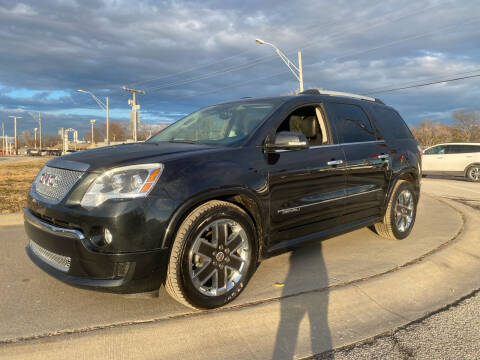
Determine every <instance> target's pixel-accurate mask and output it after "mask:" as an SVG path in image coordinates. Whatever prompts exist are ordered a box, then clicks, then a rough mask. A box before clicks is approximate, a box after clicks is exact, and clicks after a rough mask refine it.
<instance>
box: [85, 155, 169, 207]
mask: <svg viewBox="0 0 480 360" xmlns="http://www.w3.org/2000/svg"><path fill="white" fill-rule="evenodd" d="M162 171H163V164H141V165H131V166H123V167H118V168H115V169H112V170H109V171H107V172H104V173H103V174H102V175H100V176H99V177H98V178H97V179H96V180H95V181H94V182H93V184H92V185H90V187H89V188H88V190H87V192H86V193H85V195H84V196H83V199H82V201H81V205H82V206H83V207H95V206H98V205H100V204H102V203H103V202H105V201H107V200H108V199H132V198H139V197H145V196H147V195H148V194H149V193H150V191H151V190H152V189H153V187H154V185H155V184H156V182H157V180H158V178H159V177H160V175H162Z"/></svg>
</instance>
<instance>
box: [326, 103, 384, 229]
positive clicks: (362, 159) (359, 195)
mask: <svg viewBox="0 0 480 360" xmlns="http://www.w3.org/2000/svg"><path fill="white" fill-rule="evenodd" d="M326 106H327V109H328V113H329V118H332V119H333V121H332V122H333V127H332V128H333V129H334V131H335V133H336V137H337V139H338V141H339V143H340V144H341V146H342V149H343V151H344V153H345V158H346V171H347V174H346V175H347V179H346V189H345V192H346V194H345V211H344V217H345V221H346V222H348V223H352V222H355V221H358V220H362V219H366V218H369V217H377V216H379V215H381V209H382V206H383V203H384V200H385V196H386V193H387V190H388V184H389V177H390V176H389V175H390V173H389V169H390V156H391V154H390V151H389V149H388V147H387V145H386V144H385V141H383V140H379V139H378V138H377V134H376V131H375V129H374V127H373V125H372V123H371V122H370V119H369V118H368V116H367V114H366V112H365V111H364V109H363V108H362V107H361V106H359V105H356V104H350V103H337V102H335V103H333V102H332V103H327V104H326Z"/></svg>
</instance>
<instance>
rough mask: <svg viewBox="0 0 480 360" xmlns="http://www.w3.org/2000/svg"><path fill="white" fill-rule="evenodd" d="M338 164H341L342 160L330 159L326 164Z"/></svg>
mask: <svg viewBox="0 0 480 360" xmlns="http://www.w3.org/2000/svg"><path fill="white" fill-rule="evenodd" d="M340 164H343V160H331V161H328V162H327V165H328V166H335V165H340Z"/></svg>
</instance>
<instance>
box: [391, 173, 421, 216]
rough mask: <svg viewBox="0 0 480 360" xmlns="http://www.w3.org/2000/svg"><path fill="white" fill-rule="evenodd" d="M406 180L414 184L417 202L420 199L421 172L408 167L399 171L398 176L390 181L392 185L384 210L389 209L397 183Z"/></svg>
mask: <svg viewBox="0 0 480 360" xmlns="http://www.w3.org/2000/svg"><path fill="white" fill-rule="evenodd" d="M402 180H406V181H408V182H411V183H412V184H413V186H414V189H415V192H416V194H415V195H416V196H417V203H418V200H419V199H420V181H419V174H418V173H417V172H416V171H415V168H406V169H404V170H402V171H401V172H399V173H397V174H396V176H395V177H394V178H393V179H392V181H391V182H390V186H389V189H388V194H387V196H386V198H385V204H384V208H383V212H385V211H386V210H387V206H388V203H389V202H390V198H391V197H392V195H393V190H394V189H395V187H396V185H397V183H398V182H399V181H402Z"/></svg>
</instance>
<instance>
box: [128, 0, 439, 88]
mask: <svg viewBox="0 0 480 360" xmlns="http://www.w3.org/2000/svg"><path fill="white" fill-rule="evenodd" d="M380 5H381V4H376V5H374V6H372V7H371V8H372V9H373V8H375V7H378V6H380ZM435 6H438V5H435ZM401 10H403V9H401ZM396 12H398V9H396V10H392V11H390V12H387V13H386V14H383V15H382V16H381V17H382V18H383V17H385V16H386V15H390V14H393V13H396ZM338 24H340V22H338V21H337V22H335V21H332V22H329V23H323V24H322V25H321V26H319V25H316V26H308V27H306V28H304V30H306V32H305V33H304V35H306V34H309V33H311V32H313V31H318V30H319V29H323V28H327V27H332V26H335V25H338ZM254 52H256V51H255V50H245V51H242V52H240V53H237V54H234V55H231V56H228V57H226V58H223V59H220V60H217V61H213V62H211V63H208V64H204V65H200V66H198V67H192V68H190V69H187V70H182V71H179V72H177V73H174V74H166V75H162V76H159V77H155V78H152V79H147V80H142V81H136V82H134V83H132V85H138V84H144V83H148V82H153V81H157V80H161V79H164V78H169V77H174V76H177V75H183V74H185V73H188V72H192V71H195V70H200V69H204V68H207V67H210V66H213V65H216V64H219V63H222V62H226V61H228V60H230V59H233V58H236V57H240V56H243V55H245V54H248V53H254ZM261 58H272V59H273V58H276V56H274V55H269V56H266V57H261ZM261 58H257V59H261ZM257 59H254V61H255V60H257Z"/></svg>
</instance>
